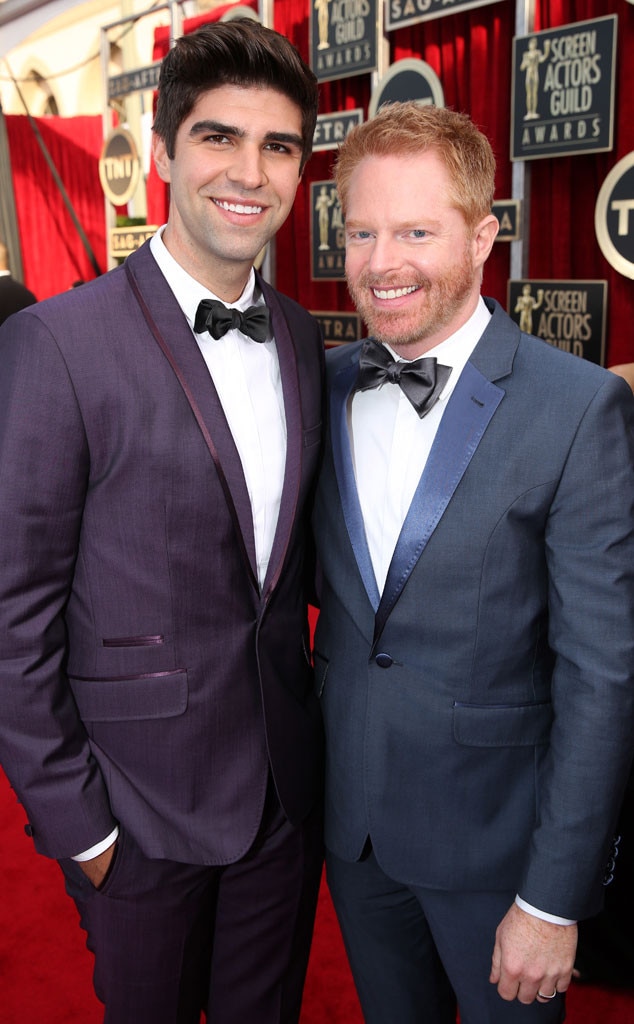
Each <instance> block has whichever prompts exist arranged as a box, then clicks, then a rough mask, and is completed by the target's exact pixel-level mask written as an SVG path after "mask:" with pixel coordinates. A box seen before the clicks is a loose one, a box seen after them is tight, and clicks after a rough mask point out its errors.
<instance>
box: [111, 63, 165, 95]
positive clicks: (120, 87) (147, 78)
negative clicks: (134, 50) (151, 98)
mask: <svg viewBox="0 0 634 1024" xmlns="http://www.w3.org/2000/svg"><path fill="white" fill-rule="evenodd" d="M160 70H161V62H160V61H157V62H156V64H149V65H148V66H147V67H146V68H136V70H134V71H126V72H125V73H124V74H123V75H113V77H112V78H109V79H108V99H109V100H112V99H115V97H117V96H128V95H129V94H130V93H131V92H143V91H144V90H145V89H157V88H158V81H159V72H160Z"/></svg>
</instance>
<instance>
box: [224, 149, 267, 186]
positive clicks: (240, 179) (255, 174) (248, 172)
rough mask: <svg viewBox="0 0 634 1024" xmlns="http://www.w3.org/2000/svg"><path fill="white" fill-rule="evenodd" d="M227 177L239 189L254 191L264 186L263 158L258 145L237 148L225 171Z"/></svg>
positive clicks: (265, 178)
mask: <svg viewBox="0 0 634 1024" xmlns="http://www.w3.org/2000/svg"><path fill="white" fill-rule="evenodd" d="M227 177H228V178H229V180H230V181H232V182H233V183H234V184H236V185H240V187H241V188H245V189H255V188H260V187H261V186H262V185H264V184H266V182H267V181H268V178H267V176H266V173H265V170H264V157H263V154H262V151H261V150H260V147H259V146H258V145H249V144H245V145H242V146H237V147H236V150H235V154H234V158H233V160H232V161H231V164H230V165H229V168H228V170H227Z"/></svg>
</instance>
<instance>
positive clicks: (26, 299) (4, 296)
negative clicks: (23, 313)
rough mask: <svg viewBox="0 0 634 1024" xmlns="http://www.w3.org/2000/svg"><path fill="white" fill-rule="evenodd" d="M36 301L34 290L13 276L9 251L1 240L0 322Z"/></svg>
mask: <svg viewBox="0 0 634 1024" xmlns="http://www.w3.org/2000/svg"><path fill="white" fill-rule="evenodd" d="M34 302H37V299H36V298H35V295H34V294H33V292H32V291H29V289H28V288H27V287H26V286H25V285H23V284H22V282H21V281H16V279H15V278H14V277H13V276H12V274H11V268H10V266H9V251H8V249H7V247H6V245H5V244H4V242H0V324H3V323H4V321H5V320H6V319H7V318H8V317H10V316H12V314H13V313H17V312H18V311H19V310H20V309H26V307H27V306H32V305H33V303H34Z"/></svg>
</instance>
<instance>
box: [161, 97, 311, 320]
mask: <svg viewBox="0 0 634 1024" xmlns="http://www.w3.org/2000/svg"><path fill="white" fill-rule="evenodd" d="M153 154H154V161H155V164H156V168H157V171H158V174H159V175H160V177H161V178H162V180H163V181H165V182H168V183H169V185H170V207H169V217H168V223H167V227H166V228H165V231H164V233H163V241H164V243H165V245H166V246H167V249H168V250H169V252H170V253H171V254H172V256H173V257H174V259H176V260H177V261H178V263H180V264H181V266H182V267H184V269H185V270H186V271H187V272H188V273H189V274H191V276H192V277H194V278H196V280H197V281H200V283H201V284H204V285H205V287H207V288H209V289H210V290H211V291H213V292H214V294H216V295H218V296H219V297H220V298H222V299H224V300H225V301H227V302H233V301H235V300H236V299H237V298H238V297H239V295H240V293H241V292H242V290H243V288H244V285H245V284H246V281H247V277H248V275H249V271H250V269H251V266H252V264H253V261H254V259H255V257H256V256H257V254H258V253H259V251H260V250H261V249H262V247H263V246H264V245H265V244H266V243H267V242H268V240H269V239H270V238H271V237H272V236H273V235H274V234H275V232H276V231H277V230H278V228H279V227H280V226H281V225H282V224H283V223H284V221H285V220H286V218H287V217H288V214H289V212H290V210H291V207H292V205H293V200H294V199H295V193H296V191H297V186H298V184H299V181H300V165H301V159H302V114H301V111H300V109H299V107H297V106H296V105H295V103H293V102H292V101H291V100H290V99H289V98H288V97H287V96H285V95H284V94H283V93H280V92H278V91H277V90H275V89H269V88H258V87H249V88H241V87H239V86H234V85H223V86H219V87H218V88H215V89H211V90H209V91H208V92H206V93H203V94H202V95H201V96H200V98H199V99H198V101H197V103H196V105H195V106H194V108H193V110H192V111H191V113H190V115H189V116H188V117H187V118H186V119H185V120H184V121H183V123H182V124H181V126H180V128H179V129H178V133H177V136H176V146H175V151H174V159H173V160H170V159H169V157H168V155H167V151H166V148H165V144H164V142H163V140H162V139H161V138H160V137H159V136H157V135H154V137H153Z"/></svg>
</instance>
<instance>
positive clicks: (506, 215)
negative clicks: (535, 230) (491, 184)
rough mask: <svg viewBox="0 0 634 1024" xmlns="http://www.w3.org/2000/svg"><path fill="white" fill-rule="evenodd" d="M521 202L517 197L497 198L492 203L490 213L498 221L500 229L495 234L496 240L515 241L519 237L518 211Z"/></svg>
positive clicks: (519, 210)
mask: <svg viewBox="0 0 634 1024" xmlns="http://www.w3.org/2000/svg"><path fill="white" fill-rule="evenodd" d="M521 207H522V204H521V202H520V200H519V199H498V200H496V201H495V202H494V203H493V207H492V209H491V213H492V214H493V215H494V216H495V217H497V219H498V220H499V222H500V230H499V231H498V233H497V235H496V236H495V241H496V242H517V241H518V239H519V238H520V212H521Z"/></svg>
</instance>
